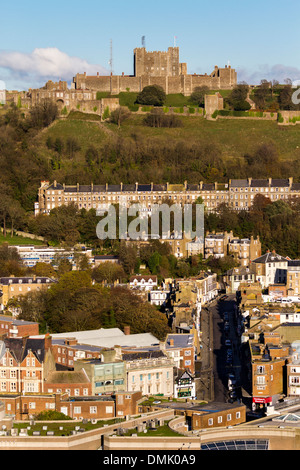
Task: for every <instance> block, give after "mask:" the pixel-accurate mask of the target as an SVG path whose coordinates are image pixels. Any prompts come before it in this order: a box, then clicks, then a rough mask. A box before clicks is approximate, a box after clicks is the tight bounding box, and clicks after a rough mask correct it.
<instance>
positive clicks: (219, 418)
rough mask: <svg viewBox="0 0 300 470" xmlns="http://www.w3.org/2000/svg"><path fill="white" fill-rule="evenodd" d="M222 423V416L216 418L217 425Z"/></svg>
mask: <svg viewBox="0 0 300 470" xmlns="http://www.w3.org/2000/svg"><path fill="white" fill-rule="evenodd" d="M222 421H223V418H222V416H218V423H219V424H220V423H222Z"/></svg>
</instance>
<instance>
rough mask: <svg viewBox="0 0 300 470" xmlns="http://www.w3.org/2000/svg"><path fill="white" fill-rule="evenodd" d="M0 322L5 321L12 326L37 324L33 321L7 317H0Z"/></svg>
mask: <svg viewBox="0 0 300 470" xmlns="http://www.w3.org/2000/svg"><path fill="white" fill-rule="evenodd" d="M0 321H7V322H10V323H12V325H35V324H36V323H37V322H34V321H27V320H18V319H16V318H13V317H10V316H9V315H0Z"/></svg>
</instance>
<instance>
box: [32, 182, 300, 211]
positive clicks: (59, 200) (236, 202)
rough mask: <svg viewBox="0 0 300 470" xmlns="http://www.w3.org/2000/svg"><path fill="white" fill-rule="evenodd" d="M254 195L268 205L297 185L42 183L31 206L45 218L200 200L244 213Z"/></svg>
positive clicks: (294, 193) (299, 192) (211, 207)
mask: <svg viewBox="0 0 300 470" xmlns="http://www.w3.org/2000/svg"><path fill="white" fill-rule="evenodd" d="M257 194H262V195H263V196H265V197H267V198H269V199H270V200H271V201H272V202H274V201H277V200H279V199H283V200H289V199H291V198H295V197H299V196H300V183H297V182H294V181H293V178H292V177H291V178H286V179H272V178H268V179H261V180H260V179H252V178H247V179H232V180H229V181H228V183H203V182H200V183H199V184H189V183H188V182H185V183H184V184H170V183H165V184H154V183H149V184H140V183H135V184H123V183H120V184H104V185H94V184H93V183H91V184H90V185H81V184H75V185H65V184H61V183H58V182H56V181H54V182H53V183H50V182H49V181H42V182H41V186H40V188H39V191H38V201H37V202H36V203H35V214H36V215H38V214H40V213H46V214H48V213H49V212H50V211H51V210H52V209H54V208H55V207H59V206H61V205H64V204H71V203H73V204H75V205H77V206H78V208H79V209H82V208H85V209H87V210H90V209H93V208H94V209H99V208H101V209H103V208H105V207H107V206H108V205H110V204H120V205H123V206H126V207H129V206H130V205H131V204H134V203H137V204H143V205H145V206H146V207H150V206H151V205H152V204H161V203H163V202H166V201H168V202H171V203H173V204H176V203H177V204H192V203H193V202H195V201H196V200H197V199H198V198H202V200H203V202H204V204H205V206H206V208H207V210H208V211H215V210H217V208H218V206H219V205H220V204H222V203H225V204H228V205H229V206H230V207H231V208H232V209H235V210H248V209H249V208H250V207H251V205H252V204H253V200H254V198H255V196H256V195H257Z"/></svg>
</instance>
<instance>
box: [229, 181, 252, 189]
mask: <svg viewBox="0 0 300 470" xmlns="http://www.w3.org/2000/svg"><path fill="white" fill-rule="evenodd" d="M230 186H231V187H233V188H246V187H248V186H249V185H248V180H247V179H242V180H231V182H230Z"/></svg>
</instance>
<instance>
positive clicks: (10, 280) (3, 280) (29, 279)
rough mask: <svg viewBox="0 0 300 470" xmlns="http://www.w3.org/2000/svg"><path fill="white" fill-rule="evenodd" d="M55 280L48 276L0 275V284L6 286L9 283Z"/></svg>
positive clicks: (43, 282) (37, 282) (33, 282)
mask: <svg viewBox="0 0 300 470" xmlns="http://www.w3.org/2000/svg"><path fill="white" fill-rule="evenodd" d="M50 282H55V281H54V280H53V279H51V278H50V277H32V276H27V277H0V285H1V284H2V285H3V286H8V285H9V284H39V283H41V284H46V283H50Z"/></svg>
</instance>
